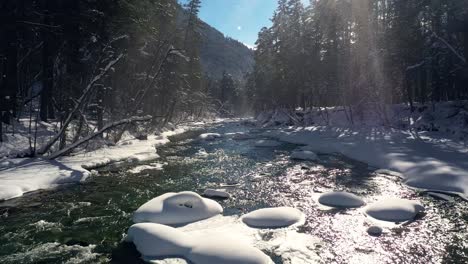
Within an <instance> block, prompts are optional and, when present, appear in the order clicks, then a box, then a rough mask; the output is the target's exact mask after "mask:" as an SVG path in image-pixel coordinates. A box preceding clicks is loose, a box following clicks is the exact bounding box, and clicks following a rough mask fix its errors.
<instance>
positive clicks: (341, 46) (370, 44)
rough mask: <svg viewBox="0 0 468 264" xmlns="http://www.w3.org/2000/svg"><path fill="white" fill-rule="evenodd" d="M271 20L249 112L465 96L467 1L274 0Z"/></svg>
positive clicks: (261, 40) (261, 43)
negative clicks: (306, 1)
mask: <svg viewBox="0 0 468 264" xmlns="http://www.w3.org/2000/svg"><path fill="white" fill-rule="evenodd" d="M272 21H273V25H272V26H271V27H270V28H263V29H262V30H261V32H260V34H259V39H258V42H257V50H256V51H255V61H256V65H255V69H254V72H253V74H251V76H249V82H248V86H249V91H250V92H251V95H250V96H249V97H250V98H254V105H255V107H256V109H257V110H262V109H270V108H279V107H284V108H295V107H311V106H332V105H341V106H350V107H360V106H363V105H365V104H367V103H377V104H381V105H384V104H388V103H399V102H409V103H411V104H412V103H413V102H415V101H416V102H421V103H424V102H437V101H446V100H458V99H468V68H467V62H466V60H467V58H468V0H450V1H442V0H411V1H408V0H359V1H349V0H311V1H310V5H309V6H307V7H304V6H303V4H302V3H301V0H279V3H278V8H277V10H276V12H275V14H274V16H273V19H272Z"/></svg>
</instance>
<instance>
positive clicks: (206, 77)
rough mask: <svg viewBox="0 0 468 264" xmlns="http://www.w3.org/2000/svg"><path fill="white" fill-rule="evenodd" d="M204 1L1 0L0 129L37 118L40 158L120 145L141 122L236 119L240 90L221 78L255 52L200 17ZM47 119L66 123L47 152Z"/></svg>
mask: <svg viewBox="0 0 468 264" xmlns="http://www.w3.org/2000/svg"><path fill="white" fill-rule="evenodd" d="M200 2H201V1H199V0H192V1H188V3H187V4H186V5H185V6H183V7H182V6H180V5H179V4H178V3H177V1H176V0H158V1H149V0H138V1H137V0H118V1H111V0H103V1H85V0H83V1H75V0H60V1H59V0H50V1H49V0H48V1H32V0H31V1H16V0H6V1H1V2H0V19H1V21H0V25H1V28H0V36H1V37H0V39H1V42H0V45H1V46H0V76H2V78H0V87H1V90H0V91H1V102H0V108H1V109H0V110H1V113H2V122H3V123H4V124H3V125H2V126H0V129H1V128H6V129H12V130H10V132H11V133H14V127H15V126H14V124H15V122H16V121H15V120H19V118H25V117H27V118H29V120H30V122H29V125H28V127H29V128H28V130H29V135H30V137H31V138H33V139H31V140H30V141H31V142H30V145H31V152H30V155H34V154H35V153H38V154H44V153H47V152H49V151H50V150H51V149H66V148H67V147H66V146H74V145H75V144H79V143H80V142H81V140H82V139H83V140H84V139H87V138H88V137H89V136H93V135H94V136H99V137H101V136H102V135H103V134H105V136H106V138H108V139H109V140H113V141H118V140H119V139H120V138H121V136H122V133H123V132H124V131H125V130H127V129H128V128H129V127H132V126H129V124H133V123H135V122H142V121H144V122H149V123H150V124H151V125H150V126H145V127H146V128H147V129H151V128H155V127H163V126H165V125H166V124H168V123H169V122H172V123H174V122H176V123H177V122H181V121H184V120H187V119H197V118H203V117H207V116H215V115H222V114H226V113H230V112H231V111H232V107H231V105H232V104H230V103H228V101H229V100H231V98H233V97H236V98H237V97H239V96H238V95H239V94H240V92H239V90H238V89H236V87H234V86H229V87H227V86H226V87H221V85H222V84H223V82H221V81H220V80H221V79H222V78H223V77H225V78H229V79H232V78H238V79H240V78H241V76H242V75H243V74H244V73H245V72H244V70H245V71H248V70H249V69H251V68H252V60H253V59H252V57H251V55H252V54H251V51H250V50H249V49H248V48H247V47H245V46H243V45H242V44H240V43H238V42H236V41H234V40H231V39H226V38H224V36H223V35H222V34H221V33H219V32H218V31H216V30H215V29H213V28H211V27H209V26H208V25H206V24H205V23H204V22H202V21H200V20H199V18H198V12H199V8H200V4H201V3H200ZM181 10H184V12H183V13H184V15H183V16H180V15H181V14H182V12H180V11H181ZM224 72H225V74H224V75H223V73H224ZM231 74H232V76H234V77H231ZM227 95H228V96H227ZM38 122H52V123H53V124H58V127H57V128H56V130H57V137H54V138H53V139H52V140H51V141H50V142H48V143H47V144H46V145H45V146H42V147H41V148H40V149H38V146H36V142H35V139H34V138H35V133H34V131H35V128H36V127H37V124H38ZM8 125H9V126H8ZM109 126H110V127H109ZM103 132H106V133H103ZM141 133H146V132H141ZM1 134H2V131H1V130H0V135H1ZM0 138H2V139H3V137H1V136H0Z"/></svg>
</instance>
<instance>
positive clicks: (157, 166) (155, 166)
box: [128, 163, 164, 174]
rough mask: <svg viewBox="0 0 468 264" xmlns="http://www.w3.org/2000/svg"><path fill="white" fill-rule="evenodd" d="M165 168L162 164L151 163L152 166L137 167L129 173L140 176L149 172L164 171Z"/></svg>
mask: <svg viewBox="0 0 468 264" xmlns="http://www.w3.org/2000/svg"><path fill="white" fill-rule="evenodd" d="M163 166H164V164H162V163H151V164H150V165H140V166H136V167H135V168H133V169H131V170H129V171H128V172H129V173H131V174H138V173H141V172H143V171H147V170H162V169H163Z"/></svg>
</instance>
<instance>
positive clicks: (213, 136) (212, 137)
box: [199, 133, 221, 140]
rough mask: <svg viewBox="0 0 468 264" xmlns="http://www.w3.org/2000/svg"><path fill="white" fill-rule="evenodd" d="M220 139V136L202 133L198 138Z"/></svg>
mask: <svg viewBox="0 0 468 264" xmlns="http://www.w3.org/2000/svg"><path fill="white" fill-rule="evenodd" d="M220 137H221V134H218V133H204V134H201V135H200V136H199V138H200V139H203V140H215V139H217V138H220Z"/></svg>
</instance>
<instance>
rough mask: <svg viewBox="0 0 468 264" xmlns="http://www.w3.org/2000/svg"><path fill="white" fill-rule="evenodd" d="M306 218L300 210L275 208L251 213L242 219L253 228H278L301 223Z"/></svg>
mask: <svg viewBox="0 0 468 264" xmlns="http://www.w3.org/2000/svg"><path fill="white" fill-rule="evenodd" d="M304 217H305V216H304V214H303V213H302V212H301V211H299V210H298V209H295V208H292V207H275V208H264V209H259V210H256V211H253V212H250V213H248V214H246V215H244V216H243V217H242V221H243V222H244V223H245V224H246V225H248V226H251V227H258V228H278V227H287V226H291V225H294V224H297V223H300V222H301V221H303V220H304Z"/></svg>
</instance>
